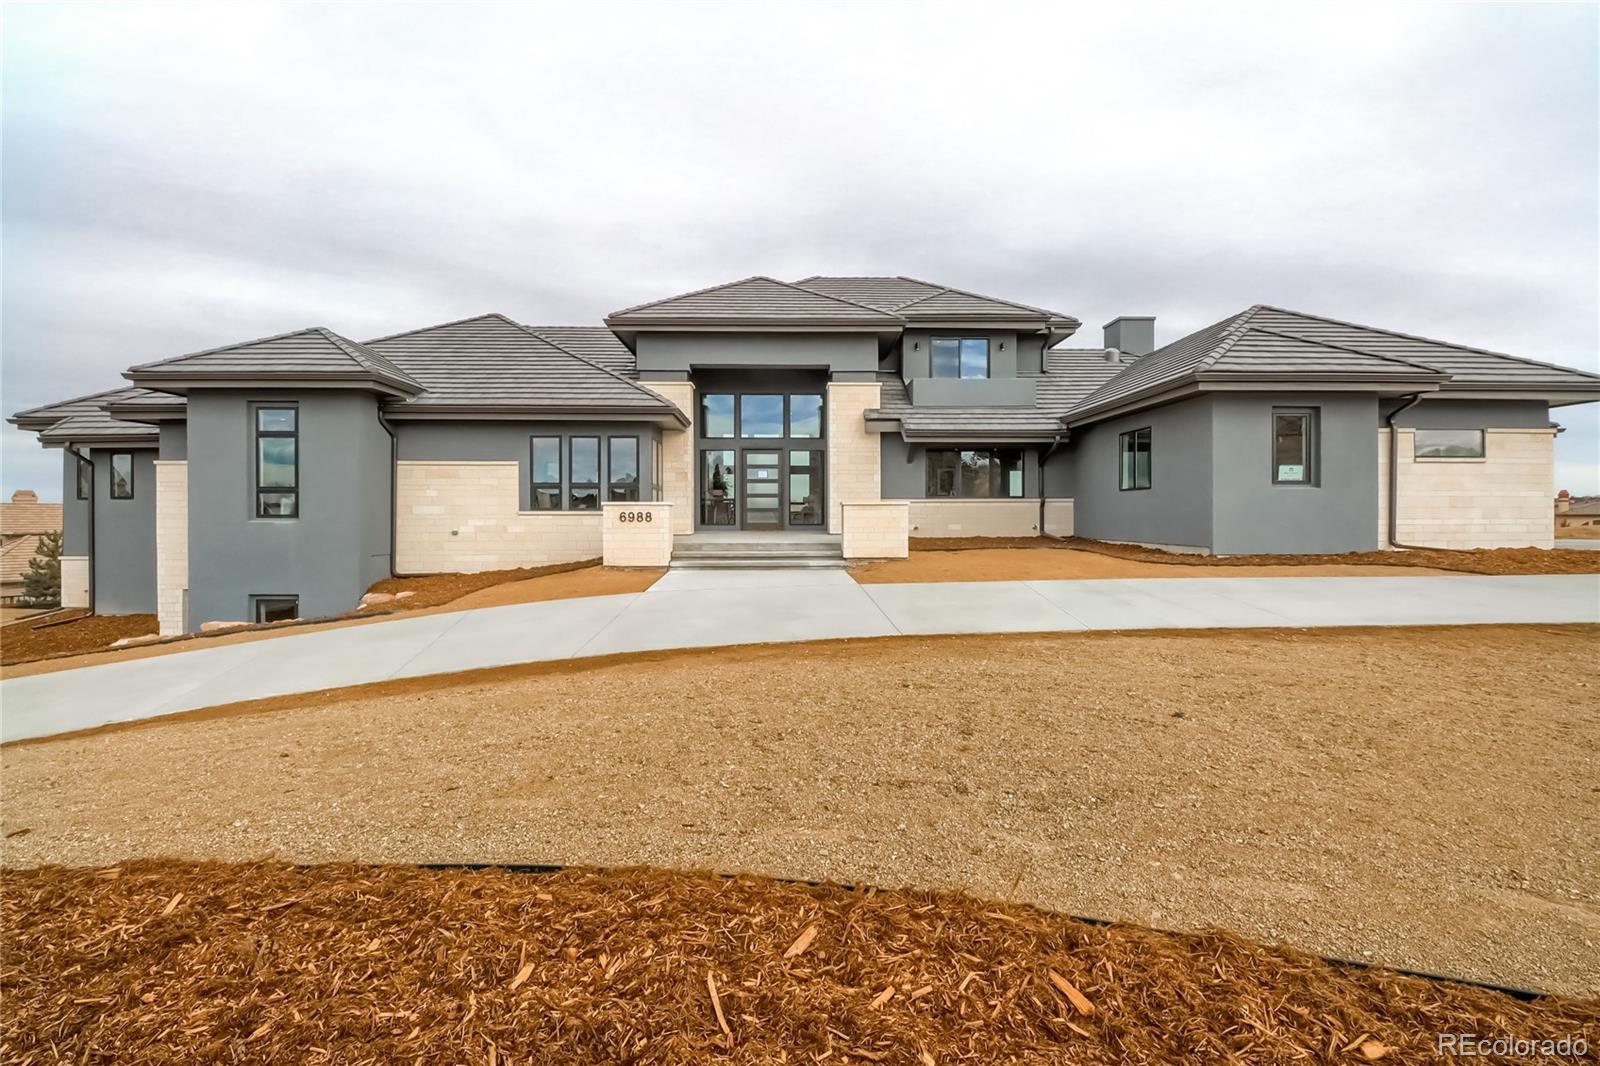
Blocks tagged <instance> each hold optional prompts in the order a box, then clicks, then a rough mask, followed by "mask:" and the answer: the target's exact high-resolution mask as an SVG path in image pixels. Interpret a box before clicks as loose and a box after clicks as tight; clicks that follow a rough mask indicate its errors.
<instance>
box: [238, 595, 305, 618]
mask: <svg viewBox="0 0 1600 1066" xmlns="http://www.w3.org/2000/svg"><path fill="white" fill-rule="evenodd" d="M271 603H288V604H290V605H291V606H290V610H292V611H293V612H294V614H293V615H291V616H290V617H289V618H280V619H278V622H292V621H294V620H295V619H298V618H299V617H300V597H299V596H294V595H289V594H287V593H259V594H258V593H251V595H250V620H251V622H252V623H253V624H255V625H258V626H263V625H276V624H277V623H275V622H270V621H268V620H267V619H265V618H263V617H261V614H262V610H261V609H262V608H263V607H265V606H266V605H267V604H271Z"/></svg>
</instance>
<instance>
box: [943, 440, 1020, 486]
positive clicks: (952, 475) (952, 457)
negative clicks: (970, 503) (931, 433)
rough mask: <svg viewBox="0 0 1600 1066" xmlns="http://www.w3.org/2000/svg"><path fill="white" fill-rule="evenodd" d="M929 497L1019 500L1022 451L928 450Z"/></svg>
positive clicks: (1015, 449) (1004, 449)
mask: <svg viewBox="0 0 1600 1066" xmlns="http://www.w3.org/2000/svg"><path fill="white" fill-rule="evenodd" d="M927 455H928V495H929V496H930V497H931V496H960V497H966V498H971V499H1020V498H1021V497H1022V449H1020V448H992V449H983V450H974V451H957V450H955V449H953V448H952V449H943V448H930V449H929V450H928V453H927Z"/></svg>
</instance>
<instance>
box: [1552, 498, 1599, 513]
mask: <svg viewBox="0 0 1600 1066" xmlns="http://www.w3.org/2000/svg"><path fill="white" fill-rule="evenodd" d="M1556 513H1557V514H1563V515H1567V514H1576V515H1590V514H1600V500H1573V501H1572V506H1571V507H1568V508H1567V509H1566V510H1565V511H1557V512H1556Z"/></svg>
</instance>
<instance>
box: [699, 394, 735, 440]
mask: <svg viewBox="0 0 1600 1066" xmlns="http://www.w3.org/2000/svg"><path fill="white" fill-rule="evenodd" d="M715 396H726V397H727V398H728V399H729V401H730V404H729V412H728V417H729V419H730V420H731V424H730V428H731V429H732V432H731V433H728V434H726V435H722V434H712V433H710V432H709V430H710V429H711V416H710V415H709V414H707V413H706V404H707V403H708V402H709V401H710V400H711V399H712V397H715ZM697 432H698V434H699V437H700V439H701V440H738V439H739V394H738V393H737V392H722V391H717V392H705V393H701V394H700V426H699V429H698V430H697Z"/></svg>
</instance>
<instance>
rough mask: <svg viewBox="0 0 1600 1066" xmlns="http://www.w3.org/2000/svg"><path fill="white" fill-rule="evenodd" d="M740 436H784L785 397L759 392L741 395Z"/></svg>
mask: <svg viewBox="0 0 1600 1066" xmlns="http://www.w3.org/2000/svg"><path fill="white" fill-rule="evenodd" d="M739 436H741V437H781V436H783V397H782V396H781V395H779V396H772V395H767V394H764V393H758V392H746V393H741V394H740V395H739Z"/></svg>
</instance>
